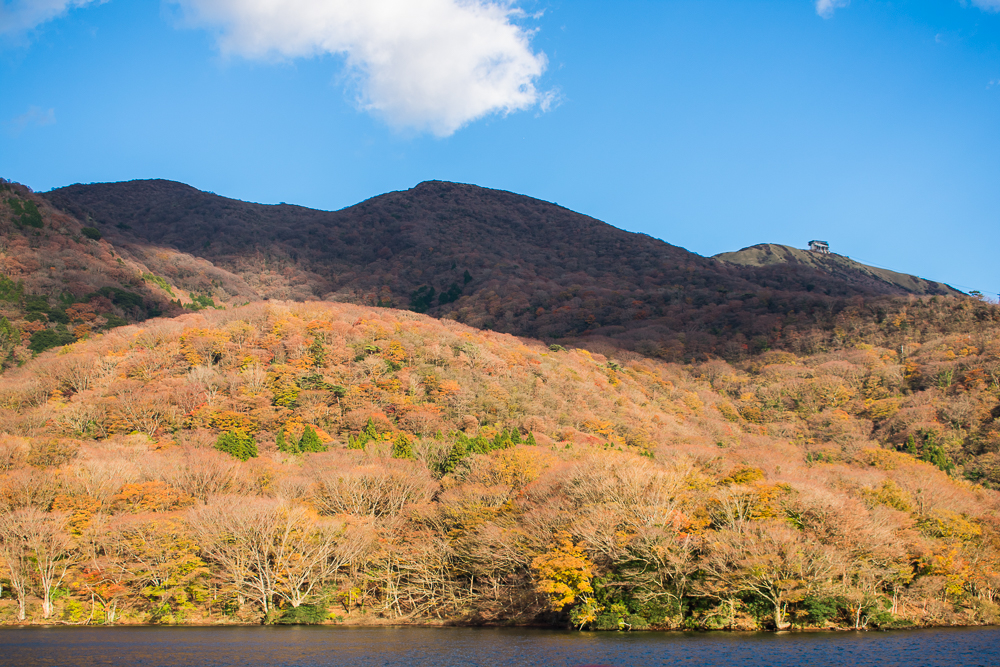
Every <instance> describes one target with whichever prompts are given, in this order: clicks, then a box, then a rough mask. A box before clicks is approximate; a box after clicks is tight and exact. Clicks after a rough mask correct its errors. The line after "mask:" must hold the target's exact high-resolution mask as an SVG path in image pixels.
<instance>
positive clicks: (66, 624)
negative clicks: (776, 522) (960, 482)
mask: <svg viewBox="0 0 1000 667" xmlns="http://www.w3.org/2000/svg"><path fill="white" fill-rule="evenodd" d="M230 627H231V628H255V627H261V628H267V627H270V628H278V627H314V628H319V627H328V628H359V629H371V628H455V629H471V628H483V629H510V630H548V631H552V632H562V633H573V634H577V633H579V634H593V633H602V634H623V635H625V634H640V633H641V634H680V633H697V634H739V633H749V634H773V635H790V634H838V633H850V632H857V633H862V632H899V631H910V630H931V629H938V630H940V629H948V628H954V629H969V628H997V627H1000V624H990V623H973V624H952V625H943V624H927V625H917V624H913V625H908V626H901V627H894V628H852V627H826V628H819V627H805V628H791V629H786V630H765V629H754V628H713V629H708V628H665V629H648V630H577V629H574V628H566V627H556V626H551V625H535V624H501V623H495V624H490V623H460V622H455V621H439V622H399V621H389V620H386V622H384V623H378V622H376V623H371V622H367V623H353V622H346V623H345V622H332V621H331V622H326V623H271V624H264V623H249V622H238V621H234V622H211V623H170V624H164V623H127V622H126V623H115V624H113V625H105V624H103V623H73V622H70V621H51V622H45V623H0V630H5V629H13V628H18V629H27V628H230Z"/></svg>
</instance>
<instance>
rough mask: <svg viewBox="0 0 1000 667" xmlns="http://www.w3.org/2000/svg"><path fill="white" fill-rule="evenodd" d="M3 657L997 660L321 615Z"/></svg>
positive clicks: (952, 640) (801, 637)
mask: <svg viewBox="0 0 1000 667" xmlns="http://www.w3.org/2000/svg"><path fill="white" fill-rule="evenodd" d="M0 665H18V666H19V667H33V666H36V665H39V666H40V665H45V666H59V667H74V666H76V665H79V666H81V667H83V666H87V667H90V666H94V665H123V666H124V665H130V666H131V665H137V666H143V667H193V666H195V665H197V666H206V667H235V666H237V665H238V666H240V667H258V666H259V667H318V666H326V665H351V666H359V667H369V666H371V667H374V666H376V665H378V666H380V667H382V666H385V667H389V666H392V667H396V666H399V667H403V666H410V665H416V666H427V667H431V666H433V667H450V666H455V667H459V666H461V667H513V666H515V665H516V666H522V665H538V666H550V665H553V666H564V665H565V666H567V667H575V666H582V665H612V666H614V667H645V666H647V665H705V666H713V665H719V666H723V665H724V666H725V667H735V666H737V665H750V666H756V665H760V666H762V667H763V666H768V667H772V666H781V665H789V666H792V665H794V666H796V667H797V666H799V665H837V666H838V667H847V666H853V665H880V666H883V667H891V666H894V665H900V666H903V665H906V666H907V667H909V666H912V665H926V666H928V667H931V666H937V665H942V666H947V667H964V666H966V665H1000V628H960V629H953V628H948V629H927V630H912V631H896V632H861V633H854V632H851V633H803V634H780V635H775V634H767V633H687V632H685V633H652V632H650V633H631V634H618V633H578V632H560V631H552V630H525V629H508V628H504V629H497V628H345V627H329V626H324V627H316V626H313V627H309V626H286V627H118V628H94V627H56V628H4V629H0Z"/></svg>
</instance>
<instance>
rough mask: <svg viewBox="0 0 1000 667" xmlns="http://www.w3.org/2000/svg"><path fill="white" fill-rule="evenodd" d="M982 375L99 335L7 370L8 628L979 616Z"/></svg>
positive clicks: (988, 527)
mask: <svg viewBox="0 0 1000 667" xmlns="http://www.w3.org/2000/svg"><path fill="white" fill-rule="evenodd" d="M998 361H1000V348H998V347H997V341H996V340H995V339H992V338H988V337H984V338H981V339H978V340H972V339H969V338H968V337H965V336H956V337H946V338H942V339H940V340H938V341H936V342H935V343H933V344H931V343H928V344H925V345H923V346H920V347H919V348H915V349H913V350H911V351H909V352H908V353H907V355H906V357H905V358H901V356H900V353H899V352H898V351H896V350H890V349H885V348H877V347H872V346H868V345H859V346H855V347H852V348H848V349H844V350H841V351H838V352H830V353H824V354H819V355H814V356H809V357H796V356H795V355H793V354H791V353H786V352H776V353H768V354H764V355H761V356H759V357H757V358H755V359H754V360H752V361H750V362H747V363H746V364H743V365H736V366H732V365H729V364H727V363H726V362H723V361H721V360H716V361H712V362H708V363H705V364H701V365H698V366H693V367H683V366H678V365H674V364H668V363H665V362H662V361H658V360H650V359H645V358H643V357H641V356H639V355H636V354H634V353H628V352H619V353H613V354H612V355H610V356H606V355H603V354H599V353H595V352H589V351H586V350H583V349H577V350H565V349H561V348H560V347H559V346H554V347H553V348H549V347H546V346H543V345H541V344H539V343H535V342H531V341H527V340H521V339H517V338H514V337H511V336H509V335H505V334H498V333H484V332H479V331H475V330H473V329H471V328H468V327H466V326H464V325H460V324H457V323H453V322H449V321H447V320H444V321H439V320H432V319H430V318H428V317H426V316H422V315H417V314H410V313H406V312H405V311H394V310H389V309H368V308H363V307H358V306H348V305H333V304H291V303H281V304H279V303H271V304H254V305H249V306H244V307H242V308H238V309H230V310H225V311H216V310H210V311H205V312H203V313H197V314H190V315H184V316H181V317H179V318H175V319H169V320H163V319H161V320H153V321H150V322H147V323H145V324H143V325H142V326H137V325H131V326H126V327H119V328H116V329H114V330H112V331H110V332H108V333H105V334H98V335H93V336H91V337H90V339H89V340H86V341H81V342H78V343H74V344H72V345H69V346H66V347H63V348H61V349H60V350H58V351H49V352H46V353H44V354H43V355H41V356H40V357H39V358H37V359H35V360H34V361H32V362H30V363H28V364H26V365H24V366H23V367H21V368H17V369H14V370H11V371H8V372H7V373H6V374H5V376H4V383H3V388H2V389H0V405H3V407H4V411H3V419H2V421H0V431H2V432H3V433H5V434H6V435H4V436H3V437H2V459H0V460H2V466H3V468H4V473H3V476H2V477H0V499H2V502H3V503H4V504H5V509H6V511H5V514H4V518H3V526H2V528H0V530H2V533H0V535H2V540H3V541H2V544H3V549H4V554H3V556H4V560H5V561H6V563H7V577H8V582H9V583H8V584H7V588H6V594H5V600H4V603H5V606H3V607H2V613H3V614H5V618H6V619H8V620H9V621H11V622H16V621H17V620H19V619H20V618H22V617H23V618H32V619H35V620H40V619H42V618H50V619H59V620H64V621H67V622H89V623H95V622H101V623H114V622H135V621H153V622H166V623H177V622H201V621H205V620H216V621H223V620H232V621H253V620H261V619H263V620H267V621H283V620H284V621H296V620H300V621H301V620H306V621H310V620H311V621H318V620H323V619H337V620H350V621H359V622H372V621H375V620H376V619H387V620H390V621H395V620H401V619H406V620H428V621H443V620H452V621H464V622H496V623H505V622H521V623H536V622H542V623H555V624H573V625H575V626H577V627H584V628H588V627H589V628H597V629H617V628H625V629H627V628H631V629H639V628H648V627H655V628H677V627H701V628H725V627H765V628H766V627H772V628H773V627H786V626H787V625H788V624H795V625H804V626H820V627H822V626H825V625H830V624H836V625H839V626H848V627H891V626H901V625H906V624H910V623H918V624H924V623H979V622H993V621H995V620H996V613H997V607H996V605H995V604H994V600H995V597H996V595H997V591H998V590H1000V588H998V585H1000V579H998V575H1000V573H998V572H997V570H996V566H997V564H998V559H1000V551H998V549H1000V541H998V532H997V531H998V529H1000V525H998V523H997V520H998V517H997V509H998V508H1000V504H998V501H1000V496H998V494H997V492H995V491H993V490H990V488H989V485H990V484H991V483H992V482H993V481H995V480H996V476H997V473H996V467H995V457H996V449H997V448H998V445H1000V437H998V436H1000V433H998V430H997V425H996V423H995V418H996V416H997V411H996V407H995V406H996V405H997V397H998V393H1000V385H998V382H997V380H998V365H997V364H998ZM8 596H10V599H9V600H7V599H6V598H7V597H8Z"/></svg>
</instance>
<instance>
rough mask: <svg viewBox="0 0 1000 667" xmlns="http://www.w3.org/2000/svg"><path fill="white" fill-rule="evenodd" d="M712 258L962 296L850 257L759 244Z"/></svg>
mask: <svg viewBox="0 0 1000 667" xmlns="http://www.w3.org/2000/svg"><path fill="white" fill-rule="evenodd" d="M713 257H714V259H717V260H719V261H721V262H726V263H727V264H737V265H740V266H780V265H785V264H791V265H804V266H811V267H816V268H818V269H820V270H821V271H824V272H825V273H828V274H830V275H834V276H837V277H840V278H842V279H844V280H845V281H846V282H854V283H861V284H878V283H887V284H889V285H895V286H896V287H899V288H900V289H903V290H906V291H907V292H910V293H911V294H949V292H950V295H951V296H960V295H961V294H962V293H961V292H959V291H958V290H953V289H951V288H950V287H949V286H948V285H942V284H941V283H937V282H934V281H931V280H923V279H922V278H917V277H916V276H910V275H907V274H905V273H897V272H896V271H889V270H888V269H880V268H878V267H875V266H867V265H865V264H862V263H860V262H856V261H854V260H853V259H851V258H850V257H845V256H843V255H838V254H836V253H829V254H819V253H815V252H810V251H808V250H801V249H799V248H791V247H789V246H785V245H779V244H777V243H760V244H758V245H753V246H750V247H749V248H743V249H742V250H738V251H736V252H724V253H720V254H718V255H714V256H713Z"/></svg>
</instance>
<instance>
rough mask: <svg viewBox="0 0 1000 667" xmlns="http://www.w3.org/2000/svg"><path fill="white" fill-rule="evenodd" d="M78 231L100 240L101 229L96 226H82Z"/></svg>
mask: <svg viewBox="0 0 1000 667" xmlns="http://www.w3.org/2000/svg"><path fill="white" fill-rule="evenodd" d="M80 233H81V234H83V235H84V236H86V237H87V238H88V239H91V240H93V241H100V240H101V231H100V230H99V229H97V227H84V228H83V229H81V230H80Z"/></svg>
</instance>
